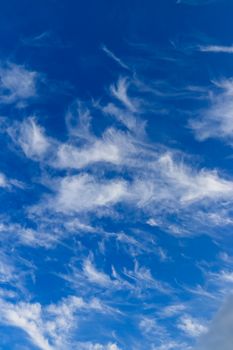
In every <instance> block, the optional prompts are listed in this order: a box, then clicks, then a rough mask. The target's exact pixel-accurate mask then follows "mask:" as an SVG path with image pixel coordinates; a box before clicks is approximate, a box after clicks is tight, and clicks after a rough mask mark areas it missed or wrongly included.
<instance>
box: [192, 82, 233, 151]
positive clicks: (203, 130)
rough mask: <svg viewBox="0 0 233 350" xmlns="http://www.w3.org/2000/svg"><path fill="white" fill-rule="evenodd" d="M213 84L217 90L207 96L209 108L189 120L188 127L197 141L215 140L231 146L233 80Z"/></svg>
mask: <svg viewBox="0 0 233 350" xmlns="http://www.w3.org/2000/svg"><path fill="white" fill-rule="evenodd" d="M214 84H215V88H216V87H217V89H218V90H217V91H215V92H213V93H211V94H210V95H209V107H208V108H206V109H204V110H203V111H202V112H201V116H199V117H196V118H195V119H194V118H193V119H192V120H190V122H189V127H190V128H191V129H192V130H193V132H194V134H195V136H196V138H197V140H199V141H204V140H207V139H209V138H215V139H221V140H223V141H225V142H226V143H229V144H230V145H233V114H232V109H233V97H232V92H233V80H232V79H228V80H222V81H220V82H215V83H214Z"/></svg>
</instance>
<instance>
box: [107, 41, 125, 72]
mask: <svg viewBox="0 0 233 350" xmlns="http://www.w3.org/2000/svg"><path fill="white" fill-rule="evenodd" d="M102 50H103V51H104V52H105V53H106V54H107V55H108V56H109V57H110V58H112V59H113V61H115V62H116V63H117V64H118V65H119V66H121V67H122V68H124V69H127V70H129V66H127V64H125V63H124V62H123V61H122V60H121V59H120V58H119V57H117V56H116V55H115V54H114V53H113V52H112V51H111V50H109V49H108V48H107V46H105V45H102Z"/></svg>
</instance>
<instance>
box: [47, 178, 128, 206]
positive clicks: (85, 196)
mask: <svg viewBox="0 0 233 350" xmlns="http://www.w3.org/2000/svg"><path fill="white" fill-rule="evenodd" d="M126 195H127V185H126V182H125V181H124V180H120V179H119V180H118V179H116V180H109V181H106V180H97V179H96V178H94V177H93V176H91V175H88V174H80V175H74V176H66V177H64V178H62V179H61V180H60V181H59V183H58V187H57V194H56V195H55V197H50V198H49V204H48V205H49V207H50V208H52V209H53V210H56V211H60V212H64V213H69V212H70V213H72V212H73V213H74V212H82V211H90V210H94V209H96V208H98V207H104V206H112V205H114V204H116V203H118V202H119V201H121V200H123V198H124V197H125V196H126Z"/></svg>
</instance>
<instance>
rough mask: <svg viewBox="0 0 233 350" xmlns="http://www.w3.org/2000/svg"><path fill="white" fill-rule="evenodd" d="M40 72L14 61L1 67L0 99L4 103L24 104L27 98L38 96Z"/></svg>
mask: <svg viewBox="0 0 233 350" xmlns="http://www.w3.org/2000/svg"><path fill="white" fill-rule="evenodd" d="M37 78H38V74H37V73H36V72H33V71H29V70H27V69H26V68H25V67H23V66H19V65H16V64H13V63H9V64H6V65H3V64H2V65H1V67H0V79H1V82H0V101H1V102H3V103H15V102H17V103H18V105H19V106H20V104H23V103H24V101H25V100H27V99H29V98H31V97H34V96H36V81H37Z"/></svg>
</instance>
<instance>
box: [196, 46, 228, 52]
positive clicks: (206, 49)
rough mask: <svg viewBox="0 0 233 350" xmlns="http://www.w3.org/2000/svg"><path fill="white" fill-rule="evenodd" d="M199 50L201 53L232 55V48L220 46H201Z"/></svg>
mask: <svg viewBox="0 0 233 350" xmlns="http://www.w3.org/2000/svg"><path fill="white" fill-rule="evenodd" d="M199 50H200V51H202V52H213V53H233V46H222V45H201V46H200V47H199Z"/></svg>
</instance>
